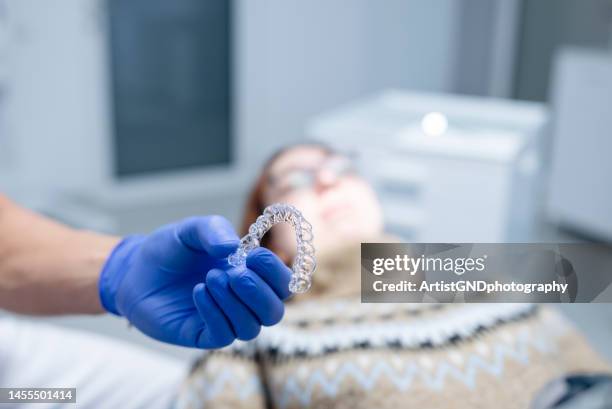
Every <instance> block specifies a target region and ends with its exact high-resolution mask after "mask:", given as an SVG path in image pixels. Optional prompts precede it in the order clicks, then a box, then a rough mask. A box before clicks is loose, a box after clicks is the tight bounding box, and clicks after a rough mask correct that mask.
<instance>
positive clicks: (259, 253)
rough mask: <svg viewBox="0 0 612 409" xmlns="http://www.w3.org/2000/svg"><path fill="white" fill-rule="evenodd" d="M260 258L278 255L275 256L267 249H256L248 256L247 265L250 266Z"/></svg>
mask: <svg viewBox="0 0 612 409" xmlns="http://www.w3.org/2000/svg"><path fill="white" fill-rule="evenodd" d="M260 257H264V258H265V257H276V254H274V253H273V252H272V251H271V250H269V249H267V248H265V247H256V248H254V249H253V250H251V251H250V252H249V254H248V255H247V259H246V263H247V265H249V264H250V263H252V262H256V260H257V259H259V258H260Z"/></svg>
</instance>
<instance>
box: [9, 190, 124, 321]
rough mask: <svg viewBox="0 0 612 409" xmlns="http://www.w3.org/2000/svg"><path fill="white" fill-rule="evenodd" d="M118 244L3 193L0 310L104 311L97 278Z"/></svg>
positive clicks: (54, 312) (48, 311)
mask: <svg viewBox="0 0 612 409" xmlns="http://www.w3.org/2000/svg"><path fill="white" fill-rule="evenodd" d="M118 240H119V239H118V238H116V237H111V236H105V235H101V234H95V233H91V232H87V231H81V230H75V229H71V228H69V227H66V226H64V225H61V224H59V223H56V222H53V221H51V220H49V219H47V218H44V217H42V216H40V215H37V214H36V213H33V212H30V211H28V210H25V209H22V208H20V207H18V206H17V205H15V204H14V203H12V202H10V201H9V200H8V199H6V198H5V197H3V196H2V195H0V308H2V309H7V310H11V311H14V312H19V313H24V314H44V315H50V314H95V313H101V312H103V311H104V310H103V308H102V306H101V304H100V300H99V296H98V277H99V274H100V270H101V269H102V266H103V265H104V261H105V260H106V258H107V257H108V255H109V254H110V252H111V251H112V249H113V247H114V246H115V245H116V244H117V242H118Z"/></svg>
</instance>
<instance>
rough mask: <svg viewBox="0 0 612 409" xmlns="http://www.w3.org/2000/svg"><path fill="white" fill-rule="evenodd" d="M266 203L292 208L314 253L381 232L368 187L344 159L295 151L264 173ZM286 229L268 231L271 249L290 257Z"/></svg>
mask: <svg viewBox="0 0 612 409" xmlns="http://www.w3.org/2000/svg"><path fill="white" fill-rule="evenodd" d="M264 200H265V201H266V204H271V203H276V202H283V203H289V204H292V205H294V206H296V207H297V208H298V209H300V211H301V212H302V213H303V214H304V217H305V218H306V219H307V220H308V221H309V222H310V223H312V226H313V232H314V235H315V243H314V244H315V247H316V249H317V251H318V252H327V251H333V250H334V249H336V248H338V247H340V246H343V245H346V244H350V243H359V242H361V241H365V240H368V239H371V238H372V237H374V236H376V235H378V234H380V233H381V231H382V212H381V209H380V205H379V203H378V199H377V197H376V194H375V193H374V191H373V189H372V187H371V186H370V185H369V184H368V183H367V182H366V181H365V180H364V179H362V178H361V177H359V176H358V175H357V174H356V173H355V172H354V171H353V169H352V164H351V163H350V160H348V159H347V158H345V157H343V156H339V155H333V154H329V153H327V152H325V151H324V150H322V149H321V148H318V147H296V148H293V149H290V150H288V151H287V152H285V153H283V154H282V155H281V156H279V157H278V158H277V159H276V160H275V161H274V162H273V164H272V165H271V167H270V168H269V180H268V182H267V185H266V189H265V192H264ZM293 236H294V234H293V231H292V230H291V228H290V227H289V226H287V225H280V226H275V227H274V234H273V236H272V245H273V246H274V247H275V248H278V249H281V250H282V251H283V252H284V253H285V254H289V255H293V254H294V253H295V239H294V237H293Z"/></svg>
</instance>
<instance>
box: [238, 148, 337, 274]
mask: <svg viewBox="0 0 612 409" xmlns="http://www.w3.org/2000/svg"><path fill="white" fill-rule="evenodd" d="M312 147H314V148H318V149H321V150H322V151H323V152H325V153H328V154H334V153H336V152H335V150H334V149H332V148H331V147H330V146H328V145H325V144H323V143H320V142H314V141H313V142H300V143H296V144H292V145H287V146H284V147H282V148H281V149H279V150H277V151H276V152H275V153H274V154H273V155H272V156H271V157H270V158H269V159H268V160H267V161H266V162H265V163H264V165H263V168H262V169H261V172H260V173H259V176H258V177H257V179H256V180H255V184H254V185H253V188H252V189H251V192H250V193H249V195H248V197H247V200H246V204H245V207H244V213H243V216H242V224H241V226H240V234H241V235H245V234H247V233H248V231H249V226H250V225H251V224H253V223H254V222H255V219H257V217H258V216H259V215H260V214H262V213H263V211H264V209H265V207H266V204H265V203H264V192H265V190H266V189H267V187H268V181H269V178H270V168H271V167H272V165H273V164H274V162H275V161H276V160H277V159H278V158H280V157H281V156H282V155H283V154H284V153H285V152H288V151H290V150H292V149H297V148H312ZM272 233H273V232H272V231H270V232H268V233H267V234H266V235H264V236H263V238H262V239H261V245H262V246H263V247H267V248H269V249H270V250H272V251H274V252H275V253H277V255H278V256H279V257H280V258H281V259H282V260H283V261H284V262H285V263H287V264H289V263H290V261H291V260H290V258H289V255H287V254H282V252H280V251H279V249H274V248H271V245H270V242H271V240H270V239H271V237H272Z"/></svg>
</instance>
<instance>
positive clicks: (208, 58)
mask: <svg viewBox="0 0 612 409" xmlns="http://www.w3.org/2000/svg"><path fill="white" fill-rule="evenodd" d="M611 128H612V0H581V1H574V0H386V1H385V2H380V1H375V0H335V1H326V0H308V1H306V0H259V1H257V2H254V1H246V0H231V1H230V0H174V1H171V2H170V1H165V0H0V191H1V192H3V193H5V194H7V195H8V196H9V197H11V198H12V199H13V200H15V201H17V202H19V203H21V204H23V205H24V206H27V207H30V208H32V209H35V210H37V211H39V212H42V213H44V214H47V215H49V216H51V217H53V218H55V219H58V220H61V221H63V222H65V223H68V224H70V225H73V226H76V227H80V228H87V229H94V230H98V231H104V232H108V233H113V234H127V233H133V232H147V231H150V230H152V229H153V228H155V227H157V226H158V225H160V224H163V223H167V222H170V221H173V220H175V219H179V218H182V217H185V216H189V215H193V214H211V213H215V214H221V215H224V216H226V217H228V218H229V219H230V220H231V221H232V222H234V223H235V224H236V225H238V223H239V218H240V215H241V211H242V204H243V202H244V199H245V196H246V194H247V192H248V189H249V187H250V185H251V183H252V182H253V180H252V179H253V177H254V175H256V174H257V172H258V170H259V168H260V167H261V165H262V163H263V161H264V160H265V159H266V158H267V157H269V155H270V154H271V153H272V152H274V151H275V150H276V149H278V148H279V147H282V146H284V145H287V144H290V143H294V142H298V141H301V140H307V139H308V140H312V139H315V140H321V141H324V142H326V143H329V144H331V145H333V146H336V147H337V148H338V149H340V150H342V151H346V152H348V153H351V154H352V155H354V156H355V158H356V160H357V162H358V164H359V166H360V167H361V169H362V172H363V173H364V174H365V175H366V176H367V177H368V178H370V180H372V182H373V183H374V186H375V187H376V189H377V190H378V192H379V194H380V197H381V200H382V204H383V207H384V210H385V217H386V224H387V227H388V230H389V231H391V232H393V233H395V234H397V235H399V236H400V237H402V238H403V239H404V240H407V241H423V242H427V241H430V242H453V241H455V242H462V241H464V242H511V241H514V242H536V241H543V242H557V241H568V242H570V241H584V240H593V241H603V242H608V243H609V242H611V241H612V183H610V180H611V179H612V178H611V177H612V162H611V161H610V160H609V159H608V157H609V155H610V154H611V153H612V134H611V130H610V129H611ZM610 269H611V272H612V266H611V268H610ZM563 310H564V312H565V313H566V315H568V316H569V317H570V318H572V319H574V320H575V321H576V323H577V325H578V326H580V327H581V328H582V329H583V330H584V331H585V332H586V334H587V336H588V337H589V338H590V339H591V341H592V342H593V343H594V344H595V346H596V347H598V348H599V350H600V352H603V353H604V354H606V355H607V356H608V357H610V358H612V350H611V349H610V347H609V345H611V342H612V308H610V307H609V306H608V305H605V304H599V305H597V304H593V305H571V306H563ZM47 321H49V320H48V319H47ZM51 321H52V322H55V323H57V324H59V325H67V326H72V327H78V328H85V329H88V330H92V331H97V332H101V333H104V334H107V335H111V336H116V337H120V338H124V339H128V340H130V341H133V342H137V343H141V344H143V345H146V346H148V347H151V348H156V349H159V350H160V351H164V352H167V353H171V354H175V355H176V354H178V355H190V354H193V353H194V351H187V350H183V349H179V348H175V347H167V346H163V345H160V344H158V343H155V342H153V341H150V340H148V339H146V338H145V337H144V336H141V335H140V334H138V333H137V332H136V331H134V330H129V329H127V328H126V325H125V324H124V323H123V322H122V321H121V320H119V319H116V318H113V317H96V318H91V317H68V318H59V319H57V318H56V319H52V320H51Z"/></svg>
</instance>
